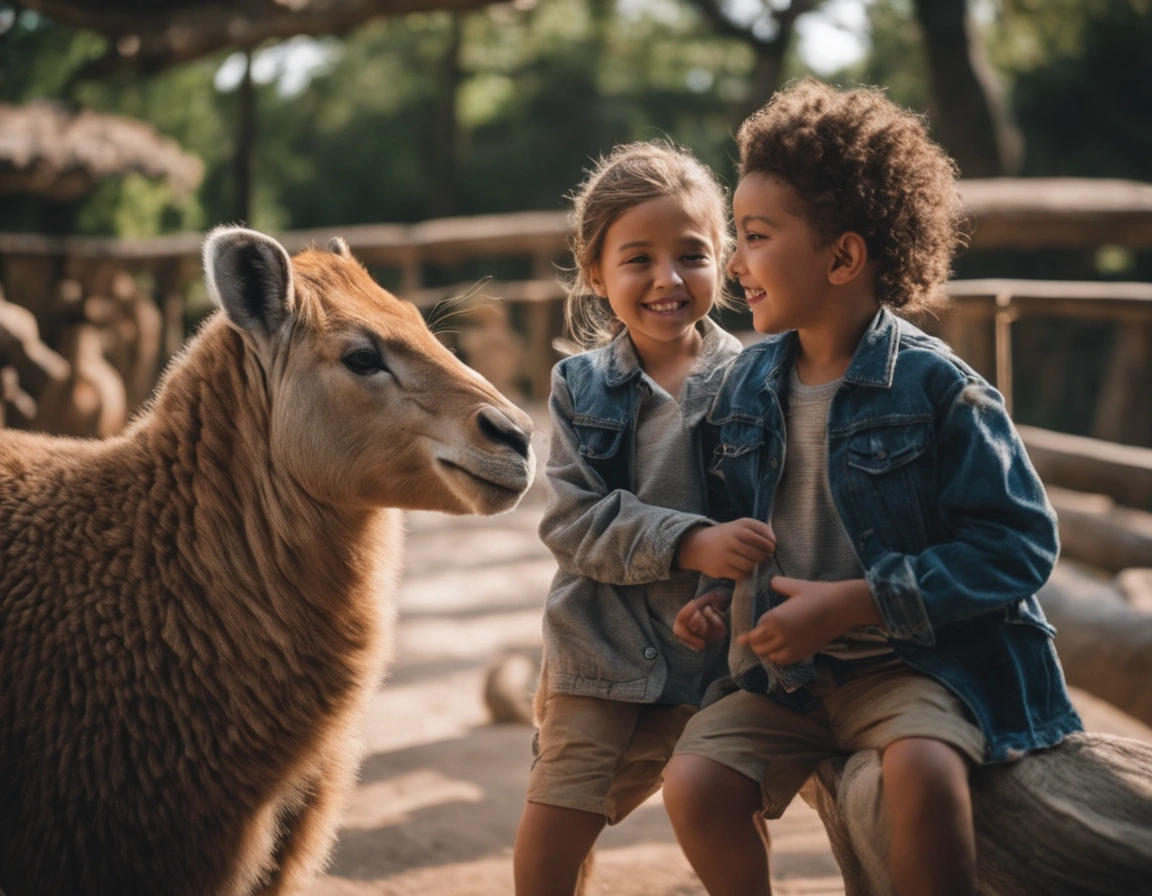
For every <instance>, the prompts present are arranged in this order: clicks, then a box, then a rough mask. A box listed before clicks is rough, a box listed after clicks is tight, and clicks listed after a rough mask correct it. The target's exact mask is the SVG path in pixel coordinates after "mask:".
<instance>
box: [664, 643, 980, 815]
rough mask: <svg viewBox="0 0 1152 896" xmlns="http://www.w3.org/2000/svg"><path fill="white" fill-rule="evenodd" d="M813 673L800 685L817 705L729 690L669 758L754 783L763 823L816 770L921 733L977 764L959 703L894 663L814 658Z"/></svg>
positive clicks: (975, 732) (971, 724)
mask: <svg viewBox="0 0 1152 896" xmlns="http://www.w3.org/2000/svg"><path fill="white" fill-rule="evenodd" d="M816 669H817V673H818V675H817V679H816V681H815V682H814V683H813V684H811V685H809V687H810V689H811V690H812V691H813V693H814V694H815V695H816V696H818V697H819V698H820V700H819V702H818V703H817V704H816V706H815V707H814V708H813V709H811V710H808V711H806V712H799V711H797V710H794V709H789V708H788V707H786V706H783V705H781V704H780V703H777V702H776V701H775V700H773V699H772V698H771V697H767V696H765V695H763V694H755V693H752V692H750V691H741V690H735V689H729V691H730V692H729V693H727V694H725V695H724V696H721V697H720V698H719V699H717V700H716V701H715V702H713V703H711V704H709V705H708V706H706V707H705V708H704V709H702V710H700V711H699V712H698V713H696V715H695V716H694V717H693V718H692V721H691V722H690V723H689V724H688V726H687V728H686V729H685V731H684V735H683V737H681V738H680V742H679V743H678V744H677V745H676V752H677V753H693V754H696V755H698V756H704V757H706V758H708V759H711V760H712V761H713V762H717V763H719V764H720V765H723V766H725V767H726V768H730V769H732V770H733V771H736V772H739V773H740V774H742V775H744V776H745V777H747V778H751V779H752V780H753V781H759V782H760V789H761V793H762V796H763V800H764V814H765V815H766V816H767V817H768V818H779V817H780V815H781V814H782V813H783V812H784V810H785V809H786V808H787V807H788V804H789V803H790V802H792V798H793V797H795V796H796V794H797V792H798V791H799V790H800V788H801V787H802V786H803V784H804V782H805V781H806V780H807V778H808V776H809V775H810V774H811V773H812V771H813V769H815V768H816V766H817V765H819V764H820V763H821V762H823V761H824V760H825V759H828V758H830V757H833V756H838V755H843V754H844V753H845V752H855V751H857V750H868V749H872V750H881V751H882V750H884V748H885V747H887V746H888V745H889V744H892V743H894V742H895V741H898V740H901V739H903V738H906V737H925V738H931V739H932V740H938V741H942V742H944V743H946V744H949V745H951V746H953V747H955V748H956V749H957V750H958V751H959V752H960V753H961V754H963V755H964V756H966V757H967V758H968V759H970V760H971V761H972V762H973V763H975V764H977V765H979V764H981V763H982V762H983V761H984V734H983V733H982V732H981V730H980V728H979V727H978V726H977V725H976V722H975V721H974V719H973V718H972V715H971V713H970V712H969V711H968V708H967V707H966V706H965V705H964V703H963V701H961V700H960V698H959V697H957V696H956V695H955V694H953V693H952V692H951V691H949V690H948V689H947V688H945V687H944V686H943V685H942V684H940V683H939V682H937V681H936V680H935V679H933V678H929V677H928V676H927V675H923V674H921V673H919V672H917V671H915V670H914V669H911V668H909V667H908V666H906V665H904V664H903V663H901V662H900V661H899V660H891V661H888V662H884V663H878V664H872V665H867V664H863V665H849V664H845V663H838V662H835V661H831V662H829V661H826V660H824V659H823V658H822V657H818V658H817V660H816Z"/></svg>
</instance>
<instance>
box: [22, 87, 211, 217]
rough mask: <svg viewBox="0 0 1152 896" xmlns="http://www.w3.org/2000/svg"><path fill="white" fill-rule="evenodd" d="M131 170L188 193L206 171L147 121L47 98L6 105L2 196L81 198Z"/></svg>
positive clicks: (198, 161) (199, 163) (193, 157)
mask: <svg viewBox="0 0 1152 896" xmlns="http://www.w3.org/2000/svg"><path fill="white" fill-rule="evenodd" d="M132 172H137V173H139V174H143V175H145V176H147V177H151V178H156V179H162V180H165V181H167V182H168V184H169V185H171V187H172V188H173V189H174V190H175V191H176V192H177V193H185V194H186V193H188V192H190V191H192V190H194V189H195V188H196V187H197V186H198V185H199V184H200V179H201V178H202V177H203V175H204V166H203V164H202V163H201V162H200V160H199V159H198V158H196V157H195V156H190V155H188V154H187V153H185V152H183V151H182V150H181V149H180V147H179V146H178V145H177V144H176V143H175V141H173V140H170V139H168V138H167V137H163V136H161V135H160V134H159V133H158V132H157V131H156V130H155V128H153V127H152V126H151V125H148V124H145V123H144V122H142V121H136V120H135V119H132V118H125V117H123V116H119V115H105V114H103V113H100V112H93V111H91V110H89V109H81V110H78V111H72V110H70V109H68V108H67V107H65V106H63V105H60V104H57V103H53V102H49V101H47V100H37V101H34V102H31V103H28V104H26V105H23V106H11V105H7V104H3V103H0V194H2V193H34V194H36V195H38V196H44V197H46V198H48V199H56V200H70V199H77V198H79V197H81V196H84V195H85V194H87V193H89V192H91V190H92V189H93V188H94V187H95V186H96V184H97V183H99V182H100V181H102V180H104V179H105V178H108V177H115V176H118V175H124V174H129V173H132Z"/></svg>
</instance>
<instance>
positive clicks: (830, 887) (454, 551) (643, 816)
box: [308, 416, 1152, 896]
mask: <svg viewBox="0 0 1152 896" xmlns="http://www.w3.org/2000/svg"><path fill="white" fill-rule="evenodd" d="M538 419H539V416H538ZM536 442H537V445H536V447H537V451H538V456H539V459H540V463H541V466H543V462H544V459H545V458H546V457H547V444H546V443H547V433H546V431H544V428H543V427H542V428H541V432H540V433H539V434H538V436H537V439H536ZM542 502H543V495H542V489H541V488H540V487H539V485H537V486H534V487H533V489H532V490H531V491H530V492H529V494H528V496H527V497H526V498H525V500H524V502H523V503H522V504H521V506H520V507H519V508H518V509H517V510H516V511H514V512H512V513H509V514H505V515H503V516H499V517H494V518H486V519H482V518H464V517H448V516H442V515H439V514H423V513H420V514H411V515H410V516H409V520H408V550H407V563H406V568H407V572H406V575H405V579H404V582H403V585H402V587H401V589H400V593H399V598H398V609H399V623H398V629H397V644H396V647H397V655H396V662H395V664H394V665H393V667H392V669H391V672H390V673H389V676H388V681H387V683H386V684H385V685H384V686H383V687H382V688H381V690H380V691H379V692H378V693H377V695H376V697H375V700H374V703H373V707H372V712H371V715H370V718H369V723H368V732H367V734H368V748H369V750H368V753H369V755H368V759H367V761H366V762H365V764H364V767H363V769H362V772H361V781H360V786H359V789H358V791H357V793H356V796H355V798H354V800H353V803H352V805H351V806H350V807H349V810H348V812H347V814H346V816H345V819H344V828H343V831H342V833H341V837H340V841H339V843H338V845H337V848H336V850H335V854H334V857H333V861H332V864H331V867H330V868H329V870H328V873H327V874H326V875H324V876H323V877H322V878H320V879H319V880H318V881H317V882H316V883H315V884H314V885H313V887H312V888H311V889H310V890H309V891H308V894H309V896H500V894H508V893H511V892H512V841H513V838H514V836H515V832H516V825H517V822H518V821H519V817H520V811H521V808H522V806H523V795H524V788H525V786H526V783H527V775H528V766H529V763H530V761H531V738H532V730H531V728H530V727H529V726H527V725H522V724H500V725H496V724H492V723H491V721H490V719H489V716H488V712H487V709H486V707H485V704H484V700H483V688H484V679H485V671H486V669H487V667H488V664H489V663H490V662H491V661H492V659H493V658H494V657H496V656H498V655H499V654H500V653H501V652H502V651H504V650H506V649H515V648H519V647H525V648H533V647H536V646H538V645H539V643H540V612H541V607H542V605H543V601H544V596H545V594H546V593H547V588H548V583H549V581H550V579H551V577H552V573H553V570H554V565H553V561H552V559H551V556H550V555H549V554H548V552H547V551H546V550H545V549H544V548H543V547H542V546H541V545H540V543H539V540H538V539H537V537H536V526H537V523H538V521H539V518H540V512H541V510H542V506H543V503H542ZM1073 696H1074V699H1075V701H1076V703H1077V706H1078V707H1079V708H1080V710H1081V712H1082V713H1083V715H1084V717H1085V722H1086V724H1087V726H1088V727H1089V729H1090V730H1098V731H1112V732H1115V733H1119V734H1125V735H1127V736H1132V737H1142V738H1144V739H1147V740H1152V729H1150V728H1147V727H1145V726H1143V725H1141V724H1140V723H1138V722H1136V721H1134V720H1132V719H1131V718H1130V717H1128V716H1126V715H1123V714H1122V713H1120V712H1118V711H1116V710H1115V709H1112V708H1111V707H1110V706H1108V705H1107V704H1104V703H1102V702H1101V701H1099V700H1095V699H1094V698H1092V697H1090V696H1089V695H1087V694H1084V693H1082V692H1076V693H1074V695H1073ZM770 832H771V836H772V873H773V880H774V892H775V893H776V894H777V896H834V894H835V896H842V894H843V893H844V887H843V883H842V881H841V878H840V874H839V871H838V869H837V867H836V863H835V861H834V860H833V858H832V854H831V851H830V849H829V846H828V840H827V837H826V836H825V834H824V830H823V827H822V826H821V824H820V820H819V818H818V817H817V815H816V813H815V812H814V811H813V810H811V809H809V808H808V806H807V805H805V804H804V803H803V801H801V800H799V799H797V800H796V801H795V802H794V803H793V805H792V806H791V807H790V808H789V809H788V811H787V812H786V813H785V814H784V817H783V818H781V819H780V820H779V821H776V822H772V823H771V824H770ZM589 892H590V894H591V896H609V894H611V896H704V889H703V888H702V887H701V886H700V883H699V882H698V881H697V880H696V877H695V875H694V874H693V873H692V870H691V868H690V867H689V866H688V863H687V861H685V859H684V858H683V856H682V855H681V853H680V850H679V848H678V847H677V845H676V841H675V838H674V837H673V834H672V830H671V827H670V826H669V824H668V821H667V818H666V816H665V813H664V809H663V806H662V805H661V803H660V795H659V794H657V795H656V796H654V797H653V798H652V799H651V800H649V801H648V802H647V803H646V804H644V805H643V806H641V807H640V809H638V810H637V811H636V812H635V813H634V814H633V815H632V816H630V817H629V818H628V819H626V820H625V821H624V822H623V823H622V824H620V825H619V826H617V827H615V828H610V829H608V830H607V831H606V832H605V834H604V835H603V836H602V837H601V839H600V843H599V845H598V848H597V866H596V871H595V873H594V876H593V878H592V881H591V886H590V888H589Z"/></svg>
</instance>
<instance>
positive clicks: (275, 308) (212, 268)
mask: <svg viewBox="0 0 1152 896" xmlns="http://www.w3.org/2000/svg"><path fill="white" fill-rule="evenodd" d="M204 281H205V283H206V284H207V285H208V293H209V295H210V296H211V297H212V300H213V301H214V302H215V303H216V304H217V305H219V306H220V307H221V308H223V309H224V313H225V314H227V315H228V319H229V320H230V321H232V323H233V324H235V325H236V326H238V327H240V328H242V329H244V330H262V331H264V332H265V333H269V334H271V333H274V332H275V331H276V330H277V329H279V328H280V325H281V324H283V323H284V321H285V320H287V319H288V318H289V317H290V316H291V315H292V312H293V310H294V308H295V299H294V297H293V290H292V262H291V261H290V260H289V258H288V253H287V252H285V251H284V247H283V246H281V245H280V244H279V243H278V242H276V240H274V239H272V238H271V237H269V236H265V235H264V234H262V233H257V232H256V231H255V230H246V229H245V228H243V227H217V228H216V229H215V230H213V231H212V232H211V233H209V234H208V238H207V239H206V240H205V241H204Z"/></svg>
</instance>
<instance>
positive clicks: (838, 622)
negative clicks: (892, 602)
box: [736, 576, 883, 666]
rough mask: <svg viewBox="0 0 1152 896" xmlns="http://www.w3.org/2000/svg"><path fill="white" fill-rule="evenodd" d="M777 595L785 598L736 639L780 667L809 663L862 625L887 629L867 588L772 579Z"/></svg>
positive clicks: (860, 582) (853, 581) (859, 581)
mask: <svg viewBox="0 0 1152 896" xmlns="http://www.w3.org/2000/svg"><path fill="white" fill-rule="evenodd" d="M769 584H770V585H771V587H772V590H773V591H775V592H776V593H777V594H779V595H781V596H782V597H784V598H785V600H784V603H782V604H780V605H779V606H777V607H773V608H772V609H771V610H769V611H768V612H767V613H765V614H764V615H763V616H761V617H760V620H759V622H757V623H756V627H755V628H754V629H752V631H750V632H747V633H745V634H743V635H740V636H739V637H738V638H737V639H736V640H737V642H738V643H740V644H745V645H747V646H748V647H750V648H751V649H752V651H753V652H754V653H755V654H756V655H757V656H760V657H764V658H766V659H769V660H771V661H772V662H774V663H776V664H777V665H780V666H789V665H791V664H792V663H798V662H800V661H801V660H806V659H808V658H809V657H810V656H812V654H814V653H816V652H817V651H818V650H820V649H822V648H823V647H824V646H825V645H826V644H827V643H828V642H829V641H831V640H832V639H833V638H837V637H839V636H840V635H842V634H844V632H846V631H847V630H848V629H850V628H852V627H854V626H857V625H882V624H883V621H882V619H881V617H880V612H879V610H877V608H876V603H875V601H874V600H873V599H872V593H871V591H869V590H868V583H867V582H865V581H864V580H863V579H850V580H847V581H843V582H809V581H805V580H804V579H790V578H787V577H785V576H773V578H772V581H771V582H770V583H769Z"/></svg>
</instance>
